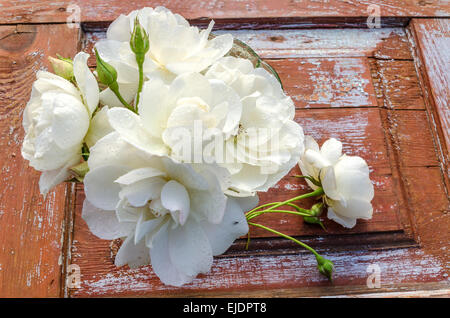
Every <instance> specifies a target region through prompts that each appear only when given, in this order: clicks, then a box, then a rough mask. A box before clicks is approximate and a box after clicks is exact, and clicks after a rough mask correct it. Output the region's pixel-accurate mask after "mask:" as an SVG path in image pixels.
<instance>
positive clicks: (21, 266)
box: [0, 25, 79, 297]
mask: <svg viewBox="0 0 450 318" xmlns="http://www.w3.org/2000/svg"><path fill="white" fill-rule="evenodd" d="M62 38H63V39H65V41H61V39H62ZM78 39H79V29H78V28H77V27H75V28H72V29H70V28H68V27H67V26H66V25H39V26H34V25H30V26H22V25H18V26H1V27H0V106H1V107H0V147H1V149H2V152H1V153H0V162H1V172H0V178H1V183H0V229H1V235H0V297H57V296H59V295H60V292H61V284H62V281H61V261H62V247H63V243H64V242H63V228H64V220H65V207H66V199H67V197H68V195H69V192H68V190H67V188H66V185H65V184H63V185H60V186H58V187H57V188H56V189H55V190H54V191H52V192H50V193H49V194H48V195H47V198H46V199H45V200H44V198H43V197H42V196H41V195H40V193H39V186H38V181H39V173H38V172H36V171H34V170H33V169H32V168H31V167H28V163H27V162H26V161H25V160H24V159H23V158H22V156H21V151H20V149H21V144H22V140H23V136H24V131H23V128H22V113H23V109H24V107H25V104H26V102H27V100H28V99H29V94H30V92H31V85H32V82H33V81H34V80H35V73H36V71H38V70H40V69H47V67H49V64H48V61H47V57H48V56H51V55H53V56H54V55H55V54H56V53H59V54H62V55H73V54H74V53H75V51H76V49H77V45H78Z"/></svg>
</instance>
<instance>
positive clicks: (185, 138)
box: [108, 73, 242, 163]
mask: <svg viewBox="0 0 450 318" xmlns="http://www.w3.org/2000/svg"><path fill="white" fill-rule="evenodd" d="M241 112H242V104H241V101H240V98H239V96H238V95H237V94H236V92H235V91H234V90H233V89H231V88H230V87H229V86H227V85H225V84H224V83H223V82H222V81H219V80H208V79H207V78H205V77H204V76H203V75H201V74H199V73H187V74H183V75H179V76H178V77H177V78H176V79H175V80H174V81H173V82H172V83H171V84H170V85H166V84H165V83H164V82H163V81H161V80H159V79H157V78H155V79H152V80H151V81H148V82H146V83H145V84H144V87H143V90H142V93H141V99H140V102H139V105H138V113H139V115H136V114H134V113H133V112H131V111H130V110H128V109H126V108H123V107H116V108H112V109H110V110H109V111H108V118H109V122H110V124H111V126H112V128H113V129H114V130H115V131H117V132H118V133H119V134H120V136H121V137H122V138H123V139H124V140H126V141H127V142H128V143H130V144H132V145H133V146H135V147H137V148H139V149H141V150H143V151H146V152H148V153H149V154H156V155H170V156H171V157H172V158H175V159H177V160H179V161H185V162H193V161H194V156H196V155H200V156H202V153H203V152H202V147H203V143H204V139H205V140H206V139H211V138H212V137H213V136H219V137H220V136H222V135H223V136H231V135H232V134H234V133H235V132H236V131H237V129H238V124H239V120H240V117H241ZM209 132H210V133H211V134H209ZM197 142H198V143H200V147H199V148H196V149H192V148H193V147H194V146H195V143H197ZM191 150H192V151H191ZM195 152H197V153H195ZM200 159H202V157H201V158H200ZM198 163H199V162H198Z"/></svg>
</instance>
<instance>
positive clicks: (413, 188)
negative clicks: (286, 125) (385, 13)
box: [70, 25, 448, 297]
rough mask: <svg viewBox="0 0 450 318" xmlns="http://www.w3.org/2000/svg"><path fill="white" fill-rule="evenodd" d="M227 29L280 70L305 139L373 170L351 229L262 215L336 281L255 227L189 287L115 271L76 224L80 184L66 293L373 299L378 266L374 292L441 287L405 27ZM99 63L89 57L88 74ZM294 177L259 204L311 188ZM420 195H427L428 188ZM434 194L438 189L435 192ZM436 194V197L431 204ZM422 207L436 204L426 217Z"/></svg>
mask: <svg viewBox="0 0 450 318" xmlns="http://www.w3.org/2000/svg"><path fill="white" fill-rule="evenodd" d="M90 28H92V25H88V26H87V27H86V28H85V30H87V34H85V41H84V49H85V50H86V51H88V52H89V51H91V50H92V46H93V44H94V43H95V41H98V40H99V39H102V38H104V36H105V35H104V32H103V31H99V30H98V28H97V27H95V28H93V29H90ZM90 30H92V31H90ZM231 32H232V33H233V35H234V36H235V37H237V38H239V39H241V40H243V41H246V42H247V43H249V44H250V45H251V46H252V47H253V48H255V50H256V51H257V52H258V53H259V54H260V55H261V56H262V57H264V58H265V59H266V60H267V61H268V62H269V63H271V64H272V65H273V66H274V67H275V68H276V70H277V71H278V72H279V75H280V77H281V79H282V81H283V83H284V86H285V89H286V92H287V93H288V94H289V95H290V96H292V98H293V100H294V102H295V105H296V108H297V111H296V118H295V120H296V121H297V122H298V123H299V124H301V125H302V127H303V128H304V131H305V133H306V134H310V135H312V136H313V137H314V138H316V139H317V140H318V141H319V142H320V143H322V142H323V141H325V140H326V139H327V138H330V137H335V138H338V139H339V140H341V141H342V142H343V148H344V151H345V152H346V153H348V154H350V155H358V156H361V157H363V158H365V159H366V160H367V162H368V164H369V167H370V170H371V177H372V180H373V182H374V186H375V198H374V200H373V205H374V215H373V218H372V220H369V221H359V222H358V224H357V226H356V227H355V228H353V229H351V230H346V229H343V228H342V227H340V226H339V225H337V224H335V223H333V222H331V221H328V220H325V225H326V227H327V232H324V231H322V230H321V229H320V228H319V227H316V226H311V225H307V224H304V223H303V222H302V221H301V220H299V218H296V217H292V216H286V217H284V216H283V218H280V216H279V215H264V216H261V217H260V218H259V221H260V222H261V223H262V224H266V225H268V226H271V227H273V228H276V229H278V230H280V231H282V232H284V233H286V234H289V235H293V236H296V237H299V238H301V239H303V240H305V242H307V243H308V244H311V245H313V246H315V247H318V248H319V249H321V250H322V252H323V253H325V254H326V255H327V256H328V257H330V258H331V259H332V260H333V262H335V264H336V275H335V281H334V284H333V285H330V284H329V283H328V282H327V281H326V280H325V279H322V277H320V275H319V274H318V273H316V272H315V260H314V258H313V257H312V256H311V255H309V254H308V253H305V252H304V251H303V250H301V249H300V248H298V246H296V245H295V244H293V243H291V242H289V241H286V240H283V239H280V238H277V237H274V236H273V235H272V234H271V233H267V232H265V231H264V230H262V229H255V228H252V229H251V237H252V240H251V243H250V247H249V250H245V248H244V245H245V242H246V239H245V238H242V239H241V240H238V241H237V242H236V243H235V244H234V245H233V246H232V247H231V248H230V250H229V251H227V253H225V254H224V255H222V256H220V257H217V258H216V259H215V262H214V265H213V268H212V271H211V273H210V274H208V275H203V276H199V277H198V278H197V279H196V280H195V281H194V282H193V283H192V284H189V285H188V286H185V287H183V288H182V289H177V288H172V287H167V286H164V285H162V284H161V283H160V282H159V280H158V278H157V277H156V276H155V275H154V274H153V273H152V270H151V266H147V267H144V268H140V269H137V270H130V269H128V268H127V267H123V268H119V269H118V268H115V266H114V265H113V260H114V255H115V253H116V252H117V249H118V248H119V246H120V241H114V242H109V241H103V240H99V239H97V238H95V237H94V236H93V235H92V234H91V233H90V232H89V230H88V229H87V227H86V224H85V223H84V221H83V220H82V219H81V217H80V216H81V206H82V202H83V200H84V194H83V189H82V187H81V186H78V187H77V188H76V189H77V191H76V199H75V206H74V208H75V219H74V241H73V244H72V250H71V256H72V258H71V262H72V263H74V264H77V265H79V266H80V268H81V273H82V285H81V288H79V289H73V290H70V295H71V296H73V297H83V296H87V295H96V296H100V295H102V296H118V295H120V296H133V295H134V296H137V295H147V296H158V295H159V296H162V295H231V294H237V295H244V291H245V295H248V292H251V293H252V294H253V295H265V294H266V295H269V294H270V295H274V294H277V293H280V295H314V293H324V292H325V291H326V293H327V294H340V293H343V292H344V290H345V291H346V292H347V293H351V292H355V293H356V292H358V293H360V292H362V291H365V292H368V291H370V290H368V289H367V286H366V285H365V280H366V278H367V272H366V268H367V266H368V265H370V264H372V263H376V264H378V265H379V266H381V268H384V269H386V270H387V273H386V274H385V275H386V277H385V280H386V284H385V286H386V287H385V289H380V290H378V292H381V291H386V290H396V289H400V288H403V289H405V288H406V289H408V288H411V289H413V288H414V287H413V283H417V282H418V281H423V282H430V284H431V285H424V286H427V287H424V288H436V286H438V287H439V288H442V286H446V285H445V283H443V281H442V279H443V278H444V279H445V277H446V276H445V275H446V273H447V272H448V268H447V267H446V266H445V262H446V260H448V257H447V258H446V257H442V256H441V255H439V254H433V255H428V254H427V255H426V256H424V255H423V254H422V252H421V251H422V250H421V249H419V246H420V244H421V243H422V242H421V239H420V237H419V236H418V232H420V231H422V230H423V229H422V228H421V226H422V225H421V222H426V220H425V219H424V218H426V217H423V216H422V214H423V213H425V215H431V214H433V213H432V212H430V209H431V210H432V211H436V212H434V213H436V217H437V218H438V219H439V220H441V221H442V220H444V221H443V222H444V223H445V224H448V223H446V222H448V219H447V218H445V216H442V215H441V213H443V211H446V209H447V208H448V198H447V197H446V195H445V186H444V184H443V183H442V181H443V177H442V171H441V170H440V168H439V166H440V163H439V159H438V156H437V153H436V151H435V147H434V140H433V136H432V134H431V130H430V123H429V119H428V117H427V114H426V112H425V103H424V99H423V96H422V95H423V88H422V87H421V86H420V83H419V79H418V77H417V73H416V70H415V66H414V60H413V57H412V54H411V47H410V42H409V40H408V38H407V34H406V32H405V30H404V29H402V28H394V29H375V30H367V29H334V30H323V29H321V30H283V31H276V30H270V31H269V30H256V31H255V30H238V31H231ZM217 33H218V34H220V33H221V31H217ZM355 39H359V40H361V39H363V40H364V41H356V40H355ZM94 63H95V61H93V60H91V61H90V64H91V66H94ZM425 171H429V173H427V174H426V175H427V181H426V184H423V182H422V183H420V182H418V181H419V180H420V177H419V176H420V174H416V173H424V172H425ZM296 174H299V169H298V167H296V168H294V169H293V170H292V171H291V173H290V174H289V176H287V177H285V178H284V179H283V180H282V181H280V182H279V183H278V184H277V185H276V186H275V187H274V188H273V189H271V190H270V191H268V192H267V193H263V194H261V195H260V199H261V203H265V202H269V201H273V200H277V201H281V200H284V199H287V198H289V197H292V196H294V195H299V194H301V193H304V192H305V191H307V187H306V185H305V183H304V182H302V181H300V180H299V179H298V178H295V177H292V176H293V175H296ZM431 184H433V186H431ZM423 187H428V188H430V189H427V190H426V191H425V192H423V191H422V192H421V190H419V189H423ZM431 187H435V188H436V187H437V188H439V189H440V190H442V192H441V191H440V190H439V191H437V193H434V192H433V191H432V190H431ZM432 192H433V196H432V197H427V194H428V195H429V194H430V193H432ZM312 202H313V201H308V203H306V204H312ZM419 202H420V204H419ZM424 202H432V205H431V206H428V207H427V209H426V210H421V209H423V208H424ZM425 211H426V212H425ZM444 236H445V235H444ZM430 240H431V238H430ZM348 250H350V251H348ZM421 255H422V256H421ZM412 271H416V272H415V273H414V274H412ZM400 272H401V273H400ZM406 272H409V274H406ZM441 285H442V286H441ZM344 286H345V287H344ZM400 286H401V287H400ZM264 289H265V290H266V291H265V292H264V291H263V290H264ZM268 290H270V291H268Z"/></svg>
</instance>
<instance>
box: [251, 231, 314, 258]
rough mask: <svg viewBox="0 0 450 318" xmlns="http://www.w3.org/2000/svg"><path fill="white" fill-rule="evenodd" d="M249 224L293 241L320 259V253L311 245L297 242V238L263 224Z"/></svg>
mask: <svg viewBox="0 0 450 318" xmlns="http://www.w3.org/2000/svg"><path fill="white" fill-rule="evenodd" d="M248 224H249V225H253V226H256V227H259V228H262V229H264V230H266V231H269V232H272V233H274V234H276V235H279V236H281V237H284V238H286V239H288V240H291V241H293V242H295V243H297V244H298V245H300V246H302V247H304V248H306V249H307V250H308V251H310V252H311V253H313V254H314V256H316V258H318V257H320V255H319V253H317V252H316V250H315V249H313V248H312V247H310V246H309V245H306V244H305V243H303V242H301V241H299V240H297V239H295V238H293V237H291V236H289V235H286V234H283V233H281V232H278V231H276V230H274V229H271V228H270V227H267V226H264V225H261V224H257V223H252V222H248Z"/></svg>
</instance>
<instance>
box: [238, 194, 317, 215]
mask: <svg viewBox="0 0 450 318" xmlns="http://www.w3.org/2000/svg"><path fill="white" fill-rule="evenodd" d="M323 193H324V192H323V189H322V188H318V189H316V190H314V191H313V192H310V193H305V194H302V195H299V196H297V197H294V198H291V199H289V200H286V201H283V202H271V203H266V204H263V205H260V206H258V207H256V208H254V209H252V210H250V211H248V212H247V213H245V215H246V217H247V219H248V218H249V217H252V215H253V214H255V212H256V211H258V210H260V209H262V208H265V207H268V206H270V208H268V209H266V210H264V211H270V210H274V209H276V208H278V207H280V206H283V205H288V206H292V207H294V208H295V209H297V211H299V212H300V211H303V212H306V211H308V210H305V209H302V208H300V207H299V206H297V205H295V204H293V203H292V202H294V201H297V200H302V199H306V198H309V197H314V196H318V195H322V194H323ZM259 212H261V211H258V212H256V213H259ZM306 213H308V212H306Z"/></svg>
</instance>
